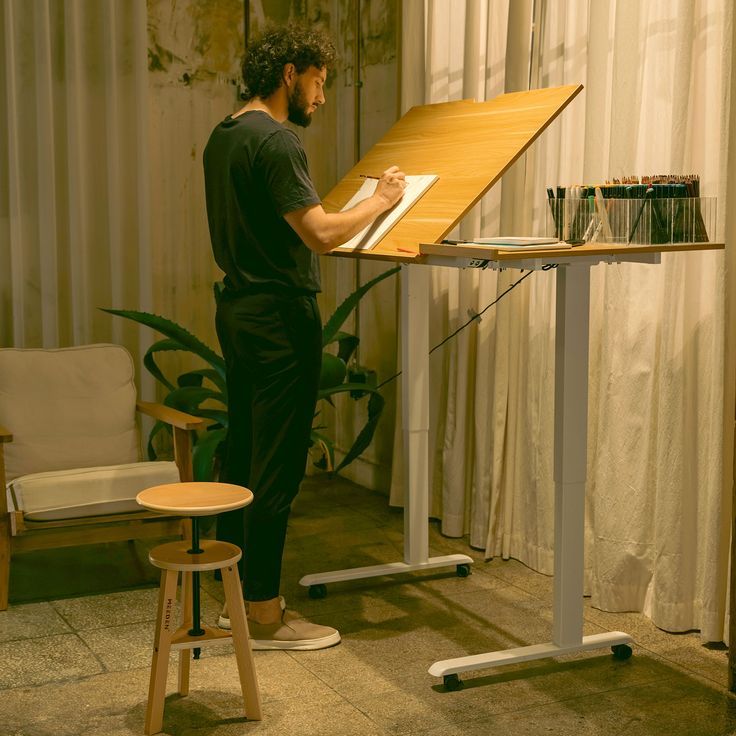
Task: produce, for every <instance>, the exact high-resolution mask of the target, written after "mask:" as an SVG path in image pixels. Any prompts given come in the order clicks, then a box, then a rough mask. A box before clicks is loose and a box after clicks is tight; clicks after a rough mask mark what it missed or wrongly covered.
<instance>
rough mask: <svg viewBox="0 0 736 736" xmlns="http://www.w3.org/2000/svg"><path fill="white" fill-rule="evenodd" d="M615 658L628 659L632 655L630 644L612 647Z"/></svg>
mask: <svg viewBox="0 0 736 736" xmlns="http://www.w3.org/2000/svg"><path fill="white" fill-rule="evenodd" d="M611 651H612V652H613V658H614V659H620V660H624V659H628V658H629V657H630V656H631V647H630V646H629V645H628V644H616V645H615V646H612V647H611Z"/></svg>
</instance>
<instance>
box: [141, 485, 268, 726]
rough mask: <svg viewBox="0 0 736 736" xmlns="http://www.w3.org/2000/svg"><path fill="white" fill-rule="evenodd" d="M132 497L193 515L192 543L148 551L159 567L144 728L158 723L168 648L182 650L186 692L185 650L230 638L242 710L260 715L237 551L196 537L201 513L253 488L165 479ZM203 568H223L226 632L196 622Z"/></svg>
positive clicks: (240, 501) (227, 507)
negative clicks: (177, 608) (177, 609)
mask: <svg viewBox="0 0 736 736" xmlns="http://www.w3.org/2000/svg"><path fill="white" fill-rule="evenodd" d="M136 500H137V501H138V503H139V504H140V505H141V506H145V507H146V508H147V509H151V510H152V511H160V512H161V513H164V514H178V515H180V516H190V517H191V518H192V540H191V543H190V542H189V541H186V540H184V541H178V542H170V543H168V544H162V545H159V546H158V547H155V548H154V549H152V550H151V552H150V554H149V556H148V559H149V560H150V561H151V564H152V565H154V566H155V567H159V568H161V570H162V573H161V588H160V590H159V599H158V614H157V616H156V635H155V638H154V642H153V659H152V662H151V680H150V683H149V687H148V707H147V708H146V723H145V732H146V734H154V733H158V732H159V731H161V728H162V725H163V716H164V700H165V698H166V675H167V672H168V668H169V653H170V651H171V650H172V649H174V650H176V649H179V650H181V652H180V656H179V693H180V694H181V695H186V694H187V693H188V692H189V667H190V664H191V659H190V656H189V650H190V649H194V658H195V659H198V658H199V650H200V647H202V646H203V645H207V644H213V643H215V644H219V643H221V642H225V641H230V640H232V642H233V647H234V649H235V659H236V661H237V664H238V674H239V676H240V687H241V689H242V691H243V700H244V701H245V715H246V716H247V718H249V719H251V720H256V721H259V720H260V719H261V698H260V694H259V692H258V682H257V680H256V670H255V666H254V664H253V653H252V650H251V646H250V639H249V637H248V622H247V619H246V617H245V605H244V603H243V593H242V589H241V585H240V576H239V575H238V567H237V563H238V560H239V559H240V558H241V556H242V553H241V551H240V549H239V548H238V547H236V546H235V545H234V544H228V543H227V542H215V541H210V540H203V541H202V542H200V540H199V517H200V516H211V515H213V514H219V513H222V512H223V511H231V510H232V509H238V508H242V507H243V506H247V505H248V504H249V503H250V502H251V501H252V500H253V494H252V493H251V492H250V491H249V490H248V489H247V488H241V487H240V486H235V485H230V484H228V483H169V484H167V485H162V486H155V487H154V488H147V489H146V490H145V491H141V492H140V493H139V494H138V496H137V497H136ZM205 570H222V583H223V587H224V589H225V601H226V603H227V610H228V612H229V614H230V625H231V627H232V629H231V632H227V631H223V630H222V629H218V628H214V627H211V626H202V624H201V621H200V595H199V593H200V591H199V573H200V572H202V571H205ZM180 572H181V573H182V586H181V587H182V590H181V625H180V626H179V628H177V629H176V630H175V629H174V622H173V613H174V601H175V599H176V584H177V580H178V578H179V573H180Z"/></svg>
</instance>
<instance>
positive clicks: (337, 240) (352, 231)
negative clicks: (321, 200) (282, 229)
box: [286, 194, 391, 253]
mask: <svg viewBox="0 0 736 736" xmlns="http://www.w3.org/2000/svg"><path fill="white" fill-rule="evenodd" d="M390 207H391V205H390V204H389V203H388V202H387V201H386V200H385V199H384V198H383V197H381V196H380V195H375V194H374V195H373V196H371V197H368V198H367V199H364V200H362V201H361V202H358V204H356V205H355V207H352V208H351V209H349V210H345V211H343V212H330V213H328V212H325V211H324V209H323V208H322V205H315V206H314V207H309V208H306V209H305V210H298V211H297V212H291V213H289V214H288V215H286V220H287V222H288V223H289V224H290V225H291V226H292V228H294V230H295V231H296V232H297V234H298V235H299V237H301V239H302V240H303V241H304V242H305V243H306V245H307V247H309V248H310V249H311V250H313V251H315V252H317V253H328V252H329V251H331V250H333V249H334V248H337V246H338V245H342V244H343V243H347V241H348V240H350V238H352V237H353V236H354V235H357V234H358V233H359V232H360V231H361V230H362V229H363V228H365V227H367V226H368V225H370V224H371V223H372V222H373V221H374V220H375V219H376V218H377V217H378V216H379V215H381V214H382V213H383V212H385V211H386V210H388V209H390Z"/></svg>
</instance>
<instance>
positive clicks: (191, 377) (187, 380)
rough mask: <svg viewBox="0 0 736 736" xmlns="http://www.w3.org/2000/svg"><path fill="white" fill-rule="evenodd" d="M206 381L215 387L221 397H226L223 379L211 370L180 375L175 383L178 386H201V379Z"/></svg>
mask: <svg viewBox="0 0 736 736" xmlns="http://www.w3.org/2000/svg"><path fill="white" fill-rule="evenodd" d="M204 378H206V379H208V380H209V381H210V382H211V383H212V384H213V385H215V386H217V388H218V389H219V390H220V393H222V395H223V396H225V397H227V385H226V382H225V379H224V378H223V377H222V376H221V375H220V374H219V373H218V372H217V371H216V370H214V369H212V368H197V369H196V370H192V371H187V372H186V373H182V374H181V375H180V376H179V377H178V378H177V379H176V382H177V383H178V384H179V386H201V385H202V379H204Z"/></svg>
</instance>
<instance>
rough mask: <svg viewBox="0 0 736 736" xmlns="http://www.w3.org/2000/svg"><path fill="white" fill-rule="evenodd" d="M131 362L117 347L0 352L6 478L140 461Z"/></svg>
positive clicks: (0, 408)
mask: <svg viewBox="0 0 736 736" xmlns="http://www.w3.org/2000/svg"><path fill="white" fill-rule="evenodd" d="M135 401H136V390H135V383H134V368H133V359H132V358H131V355H130V353H129V352H128V351H127V350H126V349H125V348H123V347H121V346H119V345H84V346H79V347H71V348H58V349H50V350H49V349H19V348H4V349H1V350H0V425H2V426H4V427H5V428H6V429H7V430H9V431H10V432H11V433H12V435H13V441H12V442H10V443H7V444H6V445H5V475H6V481H11V480H13V479H14V478H17V477H18V476H21V475H27V474H29V473H41V472H44V471H49V470H66V469H69V468H83V467H91V466H102V465H118V464H121V463H132V462H137V461H138V460H139V459H140V442H139V437H138V430H137V428H136V423H135Z"/></svg>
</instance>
